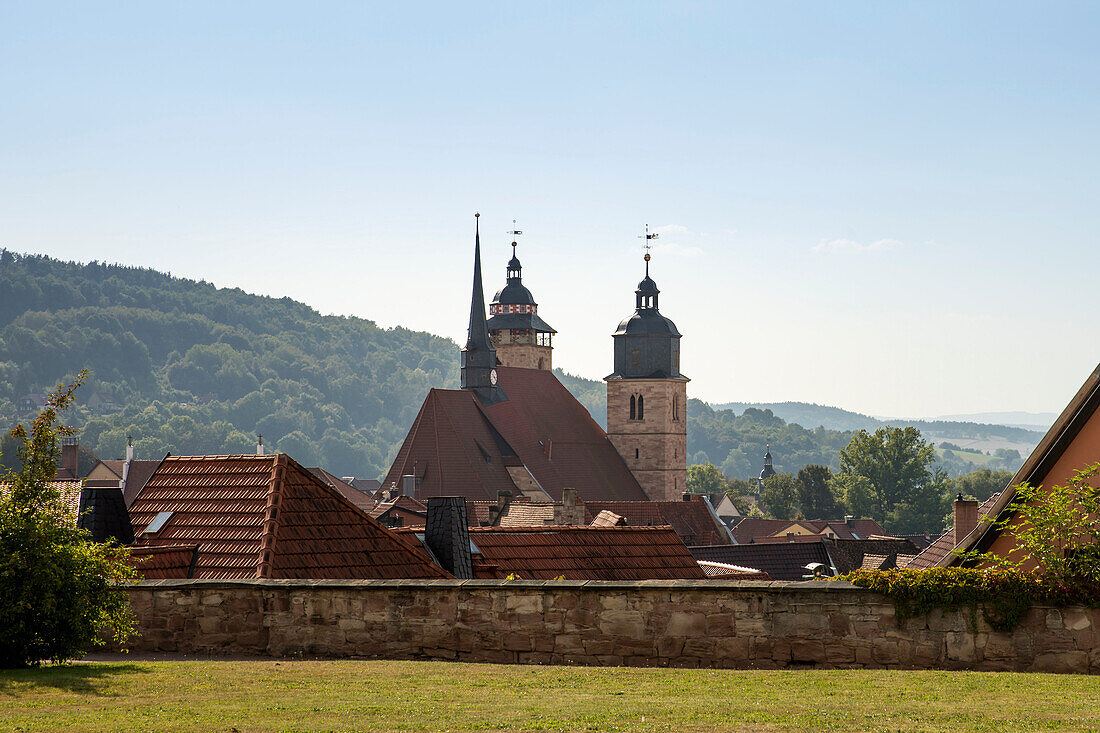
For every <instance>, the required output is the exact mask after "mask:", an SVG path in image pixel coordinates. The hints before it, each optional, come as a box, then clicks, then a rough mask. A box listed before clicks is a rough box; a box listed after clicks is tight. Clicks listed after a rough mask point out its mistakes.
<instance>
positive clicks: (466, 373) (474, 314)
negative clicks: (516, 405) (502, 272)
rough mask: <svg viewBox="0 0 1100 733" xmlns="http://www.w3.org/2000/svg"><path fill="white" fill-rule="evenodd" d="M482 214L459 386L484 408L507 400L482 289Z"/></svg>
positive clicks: (478, 215) (475, 230)
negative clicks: (500, 378)
mask: <svg viewBox="0 0 1100 733" xmlns="http://www.w3.org/2000/svg"><path fill="white" fill-rule="evenodd" d="M480 216H481V214H474V289H473V294H472V295H471V296H470V327H469V330H467V332H466V345H465V346H464V347H463V348H462V355H461V359H460V362H461V375H460V385H461V387H462V389H468V390H470V391H472V392H474V394H476V395H477V397H478V399H479V400H480V401H481V403H482V404H485V405H491V404H494V403H496V402H502V401H504V400H506V399H508V397H507V396H506V395H505V394H504V390H503V389H501V387H500V385H498V384H497V369H496V366H497V354H496V350H495V349H494V348H493V344H492V342H491V341H490V340H489V328H488V326H487V325H486V322H485V291H484V289H483V288H482V286H481V229H480V227H479V226H478V224H477V220H478V218H480Z"/></svg>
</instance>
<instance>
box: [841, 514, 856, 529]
mask: <svg viewBox="0 0 1100 733" xmlns="http://www.w3.org/2000/svg"><path fill="white" fill-rule="evenodd" d="M844 523H845V524H847V525H848V526H849V527H855V526H856V518H855V517H853V516H852V515H851V514H845V515H844Z"/></svg>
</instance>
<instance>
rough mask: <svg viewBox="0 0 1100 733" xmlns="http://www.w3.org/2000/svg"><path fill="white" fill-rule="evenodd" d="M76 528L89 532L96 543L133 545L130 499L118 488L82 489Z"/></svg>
mask: <svg viewBox="0 0 1100 733" xmlns="http://www.w3.org/2000/svg"><path fill="white" fill-rule="evenodd" d="M76 526H77V527H78V528H80V529H86V530H88V532H90V533H91V535H92V541H93V542H109V541H111V540H114V541H115V542H117V543H118V544H120V545H129V544H132V543H133V541H134V528H133V526H132V525H131V524H130V513H129V512H128V511H126V500H125V499H124V498H123V496H122V489H120V488H118V487H117V486H105V487H99V488H84V489H81V491H80V509H79V518H78V519H77V520H76Z"/></svg>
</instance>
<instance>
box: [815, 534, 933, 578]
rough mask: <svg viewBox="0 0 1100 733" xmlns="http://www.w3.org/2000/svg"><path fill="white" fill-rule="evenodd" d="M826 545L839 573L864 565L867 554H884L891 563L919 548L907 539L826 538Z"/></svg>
mask: <svg viewBox="0 0 1100 733" xmlns="http://www.w3.org/2000/svg"><path fill="white" fill-rule="evenodd" d="M824 542H825V547H826V549H827V550H828V552H829V557H831V558H832V560H833V562H832V565H833V567H834V568H835V569H836V572H837V573H839V574H842V575H843V574H844V573H850V572H852V571H853V570H858V569H859V568H861V567H863V561H864V558H866V557H867V555H882V556H884V557H886V558H887V559H889V560H890V561H891V563H892V562H893V561H894V560H895V558H897V556H898V555H899V554H901V555H913V554H915V553H916V551H917V548H916V547H915V546H914V545H913V543H912V542H910V541H909V540H905V539H876V540H843V539H841V540H832V539H826V540H824Z"/></svg>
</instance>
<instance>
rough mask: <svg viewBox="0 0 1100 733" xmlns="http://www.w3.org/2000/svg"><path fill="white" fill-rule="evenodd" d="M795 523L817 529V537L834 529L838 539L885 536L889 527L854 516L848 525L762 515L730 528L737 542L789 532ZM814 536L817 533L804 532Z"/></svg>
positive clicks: (742, 542) (780, 535) (747, 518)
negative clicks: (763, 516)
mask: <svg viewBox="0 0 1100 733" xmlns="http://www.w3.org/2000/svg"><path fill="white" fill-rule="evenodd" d="M794 525H802V526H803V527H805V528H806V529H807V530H809V531H811V532H814V533H815V534H816V536H817V537H818V538H820V537H821V536H823V535H825V533H826V532H827V530H832V532H833V534H835V535H836V536H837V538H838V539H844V540H852V539H862V540H865V539H868V538H870V537H872V536H877V537H885V536H888V535H887V534H886V530H884V529H883V528H882V525H881V524H879V523H878V522H876V521H875V520H873V519H855V520H852V524H851V525H849V524H848V523H847V522H845V521H844V520H842V519H762V518H760V517H745V518H744V519H742V520H741V521H740V522H738V523H737V524H736V525H734V527H733V529H732V530H730V532H731V534H733V538H734V539H735V540H736V541H737V544H740V545H743V544H747V543H750V542H761V541H765V540H763V538H765V537H784V538H785V537H786V532H787V530H788V529H789V528H791V527H792V526H794ZM804 536H810V537H813V536H815V535H804Z"/></svg>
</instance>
